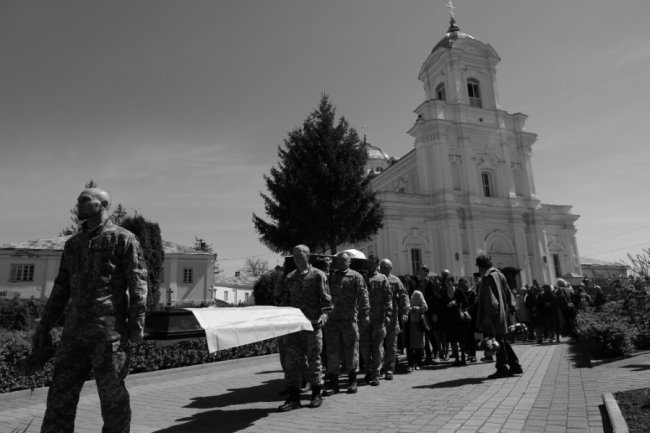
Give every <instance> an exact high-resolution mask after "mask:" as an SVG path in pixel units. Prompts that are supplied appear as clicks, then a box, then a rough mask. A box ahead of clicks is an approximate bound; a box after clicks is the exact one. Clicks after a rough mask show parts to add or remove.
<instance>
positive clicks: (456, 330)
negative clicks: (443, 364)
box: [441, 275, 469, 365]
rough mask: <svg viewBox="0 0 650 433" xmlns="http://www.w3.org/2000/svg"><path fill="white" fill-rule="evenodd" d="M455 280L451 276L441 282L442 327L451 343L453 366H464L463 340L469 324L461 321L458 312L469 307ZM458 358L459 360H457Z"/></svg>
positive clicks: (464, 349)
mask: <svg viewBox="0 0 650 433" xmlns="http://www.w3.org/2000/svg"><path fill="white" fill-rule="evenodd" d="M455 281H456V280H455V278H454V277H453V276H451V275H449V276H447V277H446V278H445V279H444V280H443V283H442V284H443V290H442V293H441V297H442V305H444V313H443V322H442V323H443V326H444V327H445V331H446V333H447V338H448V339H449V342H450V343H451V347H452V352H453V356H454V358H455V360H454V362H453V365H466V364H467V361H466V359H465V352H466V348H465V340H466V338H467V333H468V332H469V331H468V329H469V322H463V321H462V320H461V316H460V312H461V309H462V310H467V308H468V307H469V305H468V302H467V297H466V296H465V293H464V292H463V291H462V290H461V289H459V288H458V287H456V285H455V284H454V283H455ZM459 357H460V359H459Z"/></svg>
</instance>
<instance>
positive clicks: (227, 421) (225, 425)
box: [156, 408, 276, 433]
mask: <svg viewBox="0 0 650 433" xmlns="http://www.w3.org/2000/svg"><path fill="white" fill-rule="evenodd" d="M275 411H276V409H275V408H268V409H241V410H211V411H209V412H201V413H197V414H194V415H192V416H191V417H189V418H181V419H179V420H177V422H182V424H179V425H175V426H173V427H168V428H165V429H161V430H156V433H172V432H176V433H187V432H192V433H202V432H206V433H207V432H210V433H213V432H220V433H234V432H237V431H241V430H242V429H245V428H247V427H250V426H251V425H253V423H255V421H257V420H259V419H261V418H265V417H267V416H268V415H269V413H270V412H275Z"/></svg>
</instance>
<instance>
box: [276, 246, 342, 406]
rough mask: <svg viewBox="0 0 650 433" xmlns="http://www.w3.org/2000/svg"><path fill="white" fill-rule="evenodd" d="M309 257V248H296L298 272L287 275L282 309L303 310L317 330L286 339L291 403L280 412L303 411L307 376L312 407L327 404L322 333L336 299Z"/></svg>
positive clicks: (325, 279) (285, 346)
mask: <svg viewBox="0 0 650 433" xmlns="http://www.w3.org/2000/svg"><path fill="white" fill-rule="evenodd" d="M309 255H310V253H309V248H308V247H307V246H306V245H297V246H295V247H294V249H293V261H294V263H295V264H296V269H295V270H294V271H292V272H290V273H289V275H287V278H286V279H285V282H284V292H283V294H282V303H281V305H283V306H287V307H294V308H299V309H300V311H302V313H303V314H304V315H305V317H306V318H307V319H309V321H311V325H312V328H313V330H312V331H300V332H294V333H292V334H289V335H286V336H285V337H284V339H283V344H284V351H285V355H284V379H285V381H286V383H287V392H288V394H289V396H288V398H287V401H285V402H284V404H283V405H281V406H280V407H279V408H278V409H279V410H280V412H288V411H290V410H294V409H298V408H299V407H301V404H300V385H301V383H302V379H303V377H305V376H307V379H308V380H309V383H310V384H311V392H312V394H311V401H310V402H309V407H311V408H317V407H320V406H321V404H322V403H323V399H322V396H321V390H322V386H323V383H322V377H321V352H322V350H323V331H322V329H323V325H324V324H325V323H326V322H327V315H328V314H329V312H330V311H331V310H332V298H331V297H330V292H329V287H328V285H327V275H325V273H324V272H323V271H321V270H320V269H317V268H315V267H313V266H312V265H311V264H310V263H309ZM305 361H307V363H306V364H305Z"/></svg>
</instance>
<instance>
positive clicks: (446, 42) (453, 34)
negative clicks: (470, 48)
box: [431, 17, 477, 53]
mask: <svg viewBox="0 0 650 433" xmlns="http://www.w3.org/2000/svg"><path fill="white" fill-rule="evenodd" d="M461 39H472V40H477V39H476V38H475V37H474V36H472V35H470V34H467V33H463V32H461V31H460V28H459V27H458V26H457V25H456V20H455V19H454V18H453V17H452V18H451V20H450V21H449V29H447V34H446V35H445V36H444V37H443V38H442V39H440V41H439V42H438V43H437V44H436V46H435V47H433V50H431V52H432V53H433V52H434V51H435V50H437V49H438V48H448V49H449V48H452V47H453V46H454V44H455V43H456V42H458V41H459V40H461Z"/></svg>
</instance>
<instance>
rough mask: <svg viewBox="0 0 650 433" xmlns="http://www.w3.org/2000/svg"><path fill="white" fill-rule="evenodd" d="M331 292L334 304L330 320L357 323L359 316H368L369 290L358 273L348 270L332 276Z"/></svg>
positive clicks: (337, 272)
mask: <svg viewBox="0 0 650 433" xmlns="http://www.w3.org/2000/svg"><path fill="white" fill-rule="evenodd" d="M330 292H331V294H332V302H334V310H333V311H332V313H330V317H329V318H330V320H340V321H350V322H356V320H357V318H358V316H359V315H362V316H366V315H368V310H369V309H370V302H369V300H368V289H367V288H366V282H365V281H364V280H363V277H362V276H361V274H360V273H358V272H357V271H353V270H352V269H348V270H346V271H343V272H341V271H336V272H334V273H333V274H332V275H331V276H330Z"/></svg>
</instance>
